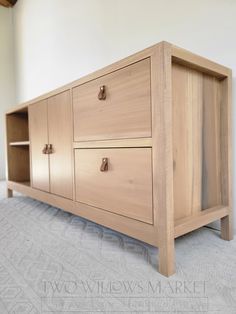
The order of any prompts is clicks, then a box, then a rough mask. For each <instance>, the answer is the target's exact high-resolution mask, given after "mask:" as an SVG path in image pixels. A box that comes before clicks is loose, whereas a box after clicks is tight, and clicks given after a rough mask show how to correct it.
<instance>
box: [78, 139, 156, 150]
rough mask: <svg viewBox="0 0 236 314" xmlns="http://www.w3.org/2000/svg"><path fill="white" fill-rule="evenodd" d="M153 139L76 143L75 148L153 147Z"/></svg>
mask: <svg viewBox="0 0 236 314" xmlns="http://www.w3.org/2000/svg"><path fill="white" fill-rule="evenodd" d="M151 146H152V139H151V138H132V139H122V140H106V141H87V142H74V148H107V147H110V148H118V147H151Z"/></svg>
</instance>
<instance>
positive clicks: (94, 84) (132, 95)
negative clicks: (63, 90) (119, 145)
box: [73, 58, 151, 141]
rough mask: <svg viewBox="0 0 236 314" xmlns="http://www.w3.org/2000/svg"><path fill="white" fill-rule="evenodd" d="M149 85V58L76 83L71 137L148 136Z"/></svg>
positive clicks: (90, 138)
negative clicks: (84, 81) (102, 89)
mask: <svg viewBox="0 0 236 314" xmlns="http://www.w3.org/2000/svg"><path fill="white" fill-rule="evenodd" d="M150 85H151V79H150V59H149V58H148V59H144V60H142V61H139V62H137V63H135V64H132V65H130V66H127V67H126V68H123V69H120V70H117V71H115V72H112V73H110V74H107V75H104V76H102V77H100V78H98V79H95V80H93V81H90V82H88V83H85V84H83V85H80V86H78V87H75V88H74V89H73V108H74V140H75V141H87V140H104V139H116V138H135V137H150V136H151V100H150V98H151V97H150ZM103 86H104V89H105V93H100V96H101V97H103V96H105V97H106V98H105V99H102V100H99V92H100V88H101V87H103Z"/></svg>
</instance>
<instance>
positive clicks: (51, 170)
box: [6, 42, 233, 276]
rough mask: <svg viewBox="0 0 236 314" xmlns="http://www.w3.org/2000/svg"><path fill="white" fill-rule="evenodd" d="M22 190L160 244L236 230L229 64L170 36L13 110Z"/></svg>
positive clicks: (162, 249)
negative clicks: (208, 231)
mask: <svg viewBox="0 0 236 314" xmlns="http://www.w3.org/2000/svg"><path fill="white" fill-rule="evenodd" d="M6 137H7V139H6V147H7V178H8V181H7V193H8V197H11V196H12V195H13V193H12V192H13V190H14V191H18V192H20V193H23V194H25V195H27V196H29V197H32V198H35V199H37V200H40V201H42V202H45V203H48V204H50V205H52V206H56V207H58V208H61V209H62V210H65V211H68V212H70V213H73V214H75V215H79V216H81V217H84V218H86V219H88V220H91V221H94V222H96V223H98V224H101V225H103V226H106V227H109V228H112V229H114V230H116V231H119V232H121V233H124V234H126V235H128V236H131V237H133V238H136V239H139V240H141V241H144V242H147V243H149V244H151V245H153V246H156V247H158V254H159V259H158V267H159V271H160V273H161V274H163V275H165V276H170V275H172V274H173V273H174V272H175V249H174V242H175V238H177V237H179V236H182V235H184V234H186V233H188V232H191V231H193V230H195V229H197V228H200V227H202V226H204V225H207V224H209V223H211V222H213V221H216V220H220V221H221V237H222V238H223V239H224V240H230V239H232V237H233V231H232V186H231V173H232V169H231V70H230V69H229V68H227V67H224V66H222V65H219V64H217V63H214V62H212V61H210V60H208V59H205V58H203V57H200V56H198V55H195V54H193V53H191V52H188V51H186V50H184V49H181V48H178V47H176V46H174V45H172V44H170V43H167V42H161V43H158V44H156V45H154V46H152V47H150V48H147V49H145V50H143V51H141V52H138V53H136V54H134V55H132V56H130V57H127V58H125V59H123V60H121V61H118V62H116V63H114V64H112V65H109V66H107V67H105V68H104V69H101V70H99V71H96V72H95V73H92V74H89V75H87V76H85V77H83V78H80V79H79V80H77V81H75V82H72V83H69V84H67V85H65V86H63V87H61V88H58V89H56V90H54V91H51V92H49V93H47V94H45V95H42V96H40V97H38V98H36V99H33V100H30V101H28V102H26V103H24V104H21V105H20V106H17V107H16V108H14V109H12V110H10V111H9V112H7V113H6Z"/></svg>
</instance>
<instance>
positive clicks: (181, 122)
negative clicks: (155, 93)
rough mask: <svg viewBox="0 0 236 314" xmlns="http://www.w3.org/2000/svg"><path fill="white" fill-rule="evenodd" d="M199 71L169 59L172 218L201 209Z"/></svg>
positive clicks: (201, 123) (200, 78) (200, 81)
mask: <svg viewBox="0 0 236 314" xmlns="http://www.w3.org/2000/svg"><path fill="white" fill-rule="evenodd" d="M202 95H203V75H202V73H200V72H197V71H194V70H192V69H189V68H186V67H184V66H181V65H178V64H175V63H173V65H172V97H173V98H172V99H173V100H172V101H173V129H172V132H173V158H174V164H173V166H174V182H173V184H174V209H175V219H180V218H183V217H186V216H189V215H191V214H192V213H194V212H198V211H200V210H201V206H202V202H201V193H202V191H201V186H202V185H201V181H202V126H203V122H202V120H203V117H202V115H203V113H202V109H203V97H202Z"/></svg>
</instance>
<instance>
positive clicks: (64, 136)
mask: <svg viewBox="0 0 236 314" xmlns="http://www.w3.org/2000/svg"><path fill="white" fill-rule="evenodd" d="M29 120H30V142H31V165H32V166H31V169H32V186H33V187H34V188H36V189H40V190H42V191H46V192H50V193H53V194H57V195H60V196H63V197H66V198H69V199H72V193H73V189H72V164H73V163H72V144H71V140H72V130H71V121H72V114H71V103H70V93H69V92H68V91H66V92H63V93H60V94H58V95H55V96H52V97H49V98H48V99H46V100H42V101H40V102H37V103H34V104H32V105H30V106H29ZM50 145H51V151H49V150H50ZM45 148H46V149H45ZM47 150H48V151H47Z"/></svg>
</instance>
